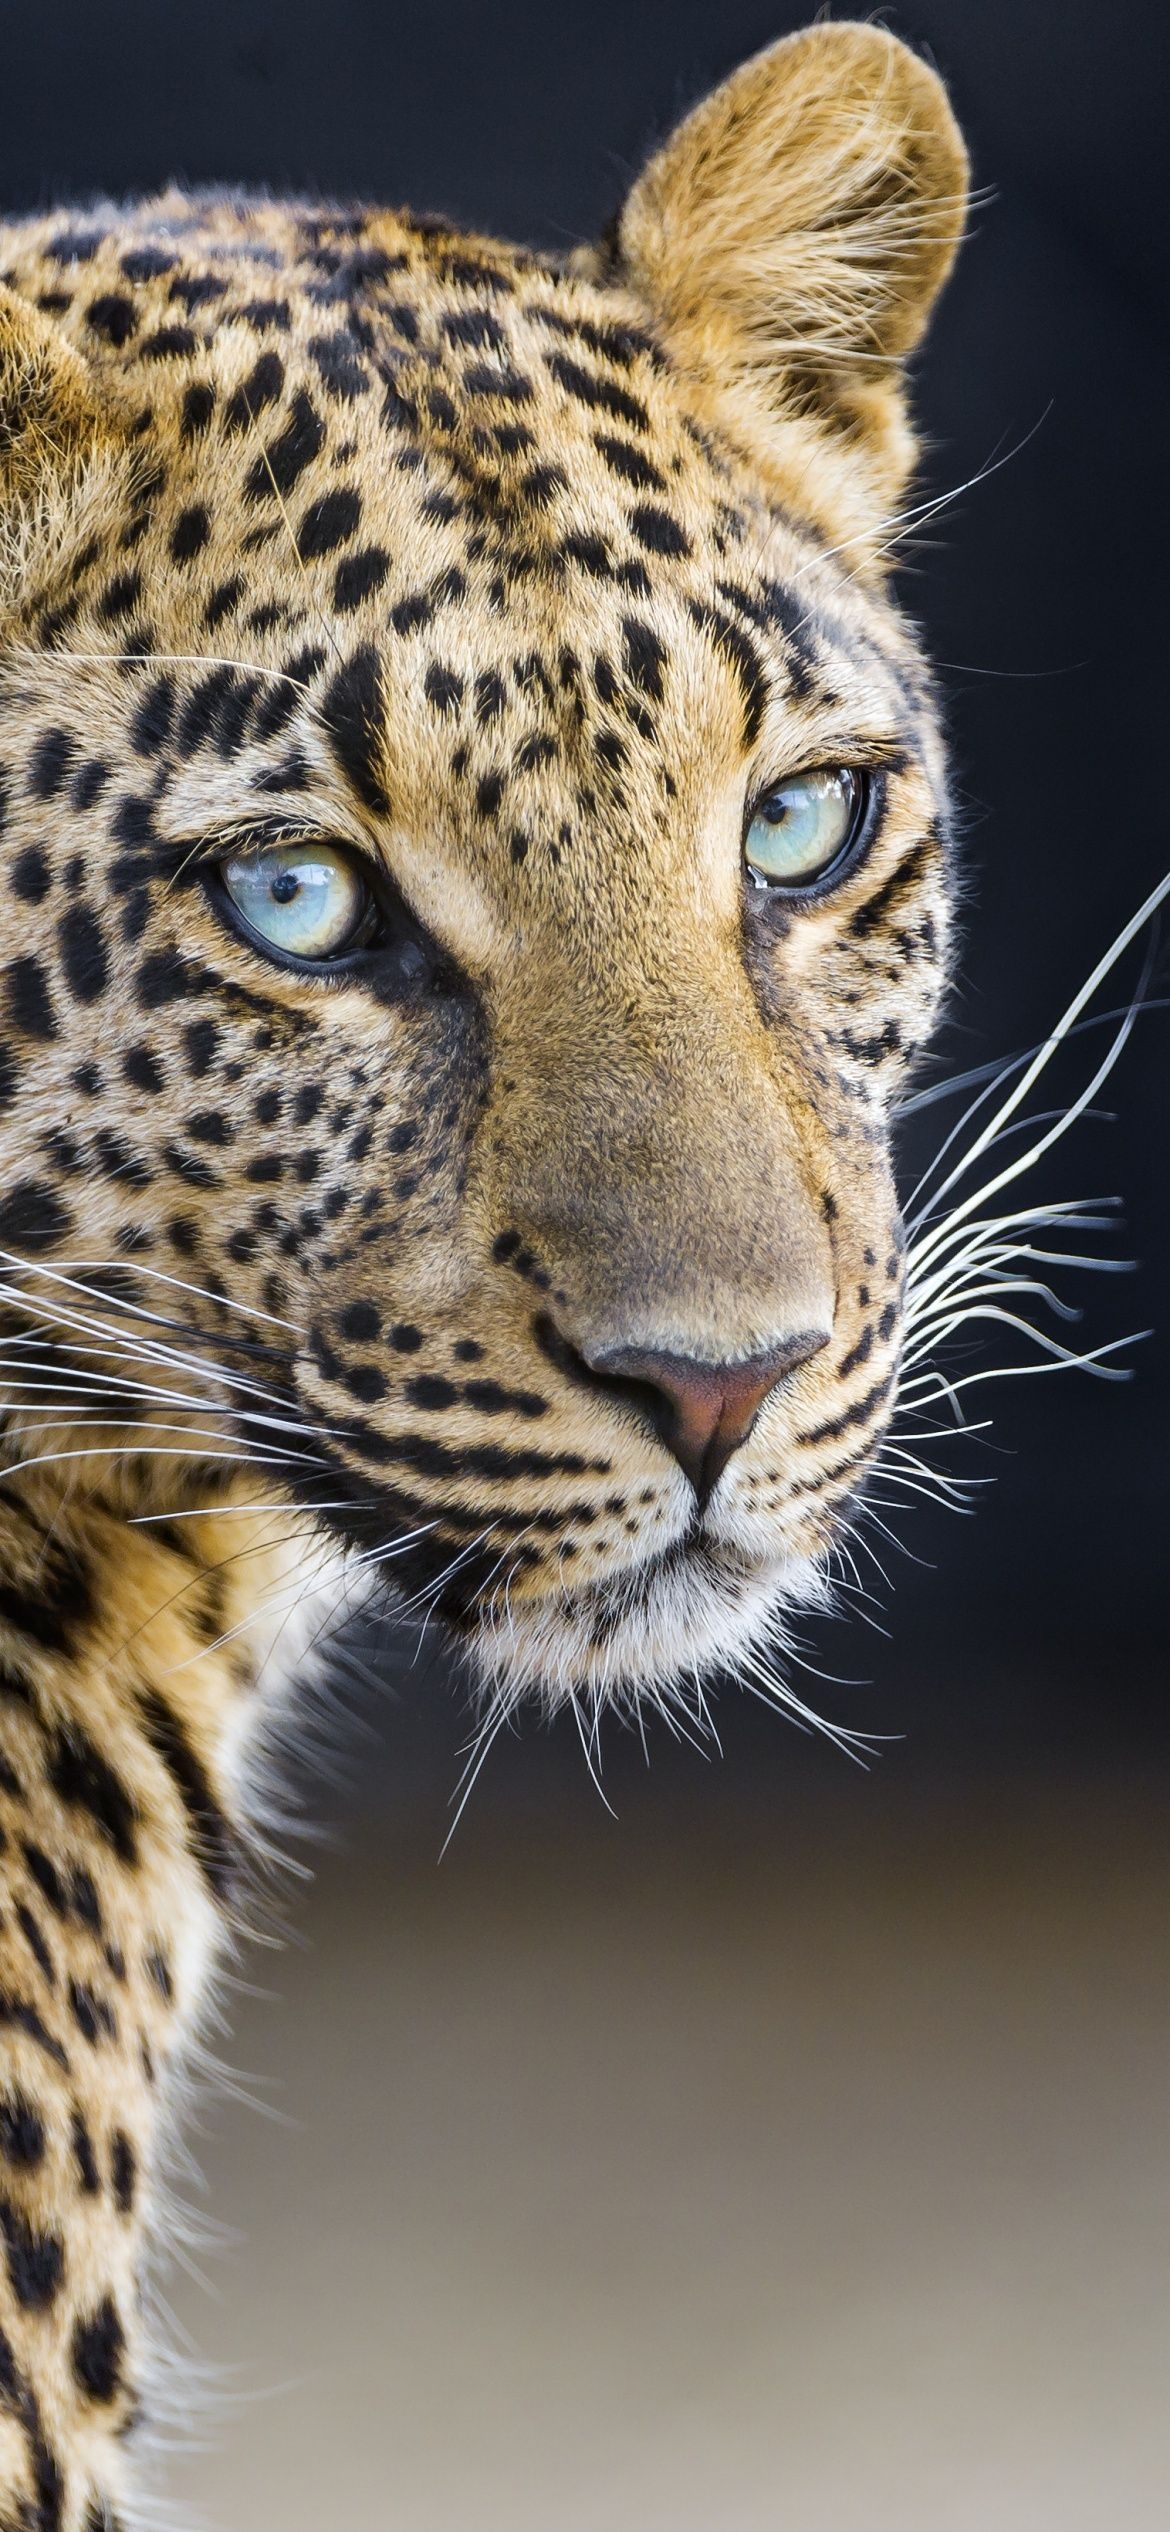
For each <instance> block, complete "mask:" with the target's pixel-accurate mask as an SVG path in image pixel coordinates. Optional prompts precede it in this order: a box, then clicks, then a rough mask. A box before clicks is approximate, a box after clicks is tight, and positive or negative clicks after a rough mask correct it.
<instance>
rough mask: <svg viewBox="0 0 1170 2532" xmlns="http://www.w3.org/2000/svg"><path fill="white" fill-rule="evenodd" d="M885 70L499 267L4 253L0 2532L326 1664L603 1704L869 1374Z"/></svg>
mask: <svg viewBox="0 0 1170 2532" xmlns="http://www.w3.org/2000/svg"><path fill="white" fill-rule="evenodd" d="M967 199H968V168H967V157H966V152H965V148H964V144H963V141H962V138H961V137H960V133H959V130H958V127H957V124H956V121H955V117H954V114H953V111H952V108H951V105H950V102H949V99H948V97H947V94H946V91H945V88H944V86H943V84H942V82H941V80H940V78H939V77H938V75H937V74H936V72H935V71H934V69H933V68H932V67H931V66H930V65H928V64H927V63H926V62H925V61H923V60H922V59H920V58H919V57H918V56H917V55H916V54H915V53H914V52H913V51H912V50H911V49H910V48H908V47H907V46H905V45H903V44H902V43H901V42H900V41H898V40H896V39H895V38H894V37H893V36H892V35H890V34H889V33H887V32H886V31H884V30H883V29H882V28H881V27H879V26H876V25H871V24H861V23H856V24H855V23H851V22H848V21H841V22H834V23H820V22H818V23H817V24H816V25H814V26H812V27H810V28H808V29H806V30H805V31H803V32H800V33H797V34H795V35H789V36H786V37H784V38H783V39H782V40H781V41H779V42H776V43H773V44H772V45H770V46H768V47H767V48H766V49H765V50H764V51H762V52H761V53H759V54H758V55H756V56H755V57H754V58H753V59H751V60H749V61H747V62H746V63H744V64H742V65H741V66H740V67H739V68H738V69H737V70H735V71H733V72H732V74H731V76H730V77H729V78H728V79H726V80H725V81H724V83H723V84H722V85H721V86H719V87H718V88H716V89H715V90H714V92H713V93H712V94H710V95H709V96H708V97H707V98H706V99H705V100H704V101H703V102H701V103H700V104H699V105H698V106H697V107H696V108H695V109H694V110H693V111H691V112H690V113H689V114H688V115H686V116H685V117H684V119H683V120H682V121H681V122H680V123H679V124H678V125H677V127H676V128H675V130H674V131H673V133H671V134H670V135H669V136H668V137H667V138H666V139H665V140H664V141H663V142H662V143H661V145H660V146H658V147H657V148H656V149H655V150H654V151H653V152H652V154H651V155H650V157H649V159H648V162H647V164H646V165H645V167H644V168H643V170H642V172H641V173H640V174H638V175H637V176H636V177H635V179H634V181H633V182H632V184H631V186H630V187H629V189H628V191H627V193H626V196H625V199H624V201H623V203H622V205H621V207H620V209H619V211H618V212H617V214H616V216H615V217H614V219H613V220H612V221H611V223H610V225H609V227H608V228H607V230H606V232H605V234H604V235H603V236H602V238H601V239H600V240H599V241H596V242H592V243H588V244H585V245H580V246H573V247H570V248H567V249H565V250H564V251H558V252H556V253H547V252H540V251H536V250H531V249H527V248H524V247H520V246H515V245H511V244H507V243H505V242H502V241H500V240H499V239H496V238H494V237H489V236H486V235H480V234H478V233H476V232H473V231H469V230H466V229H464V228H461V227H459V226H457V225H455V224H453V223H452V222H451V221H449V220H447V219H446V218H444V217H441V216H430V215H425V216H418V215H414V214H412V213H411V212H409V211H406V210H402V211H396V210H389V209H386V208H383V207H380V206H378V205H369V204H358V205H353V204H346V203H337V202H329V201H317V200H300V199H295V200H293V199H284V198H280V197H276V196H273V197H269V196H266V195H265V196H261V195H253V194H247V193H241V192H237V191H233V190H231V189H230V188H228V189H223V190H217V191H212V192H197V193H192V192H189V191H183V190H182V189H180V188H177V187H176V188H172V189H170V190H168V191H165V192H163V193H161V194H158V195H156V196H154V197H152V198H150V199H146V200H140V201H134V202H131V203H129V204H124V205H114V204H109V203H98V204H96V205H94V204H90V205H88V206H86V207H83V208H80V209H79V208H77V207H75V206H65V207H64V208H62V207H61V206H57V207H54V208H53V209H51V210H50V211H48V212H42V213H37V214H36V215H32V216H24V215H22V216H21V217H20V218H16V219H11V220H6V221H5V222H4V223H3V224H2V225H0V890H2V901H3V905H4V913H5V938H4V943H3V947H2V958H0V1009H2V1020H0V1115H2V1135H3V1143H2V1150H3V1171H2V1176H0V1317H2V1364H0V1380H2V1388H3V1397H2V1401H0V1405H2V1414H3V1426H2V1432H3V1464H2V1468H0V1885H2V1886H0V2060H2V2063H0V2527H2V2532H34V2528H35V2532H123V2527H125V2526H126V2525H127V2524H129V2523H130V2522H131V2521H136V2520H138V2519H139V2516H138V2511H137V2510H138V2508H139V2506H140V2504H141V2502H142V2493H141V2489H142V2477H143V2473H142V2470H141V2467H140V2463H139V2461H138V2460H137V2458H136V2456H137V2454H138V2453H139V2451H140V2449H141V2447H142V2443H143V2437H144V2435H146V2434H147V2433H148V2432H149V2430H150V2429H151V2427H152V2425H153V2424H154V2422H155V2417H156V2402H157V2403H161V2400H162V2392H161V2390H160V2389H159V2388H158V2382H159V2358H158V2346H157V2333H156V2328H155V2325H154V2323H153V2322H152V2321H151V2319H150V2313H151V2308H152V2306H151V2286H150V2281H151V2279H152V2277H153V2274H154V2261H155V2256H156V2248H157V2247H158V2246H159V2245H160V2244H162V2245H164V2246H165V2238H166V2231H167V2209H168V2207H169V2204H170V2198H169V2194H168V2189H169V2184H168V2178H167V2171H168V2162H167V2158H168V2154H169V2153H170V2151H171V2146H172V2139H173V2134H174V2130H175V2125H176V2121H177V2120H178V2117H179V2114H180V2110H181V2105H182V2097H183V2083H184V2076H185V2070H187V2069H188V2068H189V2066H190V2064H191V2062H192V2057H193V2053H194V2052H195V2051H196V2050H197V2048H198V2045H199V2039H200V2034H201V2032H202V2031H203V2029H204V2025H205V2017H206V2014H207V2012H208V2000H209V1998H210V1997H212V1996H213V1995H214V1993H215V1979H216V1974H217V1970H218V1969H219V1968H220V1967H221V1965H222V1964H223V1962H224V1960H225V1958H226V1957H227V1955H228V1953H229V1951H230V1948H231V1946H232V1945H233V1943H234V1942H235V1941H236V1939H237V1935H238V1930H239V1927H240V1925H241V1923H242V1922H245V1921H246V1919H247V1913H248V1909H249V1907H250V1906H251V1904H252V1895H253V1893H254V1891H255V1889H256V1886H257V1880H258V1877H262V1874H263V1871H264V1869H265V1867H266V1861H267V1857H268V1853H269V1848H270V1844H271V1836H270V1828H269V1822H268V1813H267V1810H266V1807H265V1806H266V1799H267V1797H266V1795H265V1793H264V1789H263V1765H262V1754H263V1751H264V1749H265V1747H266V1745H267V1736H268V1734H269V1732H270V1729H271V1727H272V1724H273V1719H274V1718H275V1717H278V1716H280V1715H285V1714H287V1713H289V1712H291V1713H292V1715H293V1717H294V1730H295V1714H296V1709H297V1697H298V1694H299V1693H300V1691H301V1687H302V1684H303V1682H304V1680H305V1679H306V1677H307V1676H308V1675H309V1674H310V1673H311V1672H312V1669H313V1665H314V1662H315V1661H316V1660H317V1659H318V1658H319V1657H318V1651H317V1648H318V1646H319V1645H320V1644H321V1643H322V1642H325V1641H327V1639H328V1632H329V1629H330V1627H331V1626H333V1625H334V1624H336V1623H337V1622H338V1620H339V1619H340V1618H341V1617H343V1616H344V1615H345V1613H346V1612H347V1611H348V1610H349V1609H350V1608H351V1607H353V1606H356V1605H361V1604H362V1603H363V1601H364V1600H365V1598H366V1597H367V1596H372V1597H374V1598H377V1599H378V1600H379V1601H381V1599H382V1598H385V1599H386V1600H387V1601H388V1602H389V1604H390V1605H392V1606H393V1607H395V1608H398V1609H400V1610H402V1611H404V1612H407V1613H411V1612H413V1613H416V1614H417V1612H419V1611H420V1610H425V1611H426V1612H427V1614H428V1616H431V1617H433V1618H434V1621H435V1624H436V1626H437V1627H438V1628H440V1629H441V1630H443V1631H444V1632H445V1635H446V1637H447V1639H448V1640H449V1641H450V1642H451V1643H452V1644H453V1645H454V1646H455V1647H456V1648H457V1650H458V1651H459V1652H460V1653H461V1656H462V1658H463V1660H464V1661H465V1663H466V1664H467V1665H468V1667H469V1669H470V1672H471V1674H472V1675H473V1676H474V1678H475V1679H476V1680H478V1681H479V1683H480V1684H481V1687H482V1690H483V1692H484V1694H485V1695H487V1696H488V1697H490V1698H492V1699H494V1700H495V1701H496V1709H497V1710H498V1711H501V1712H503V1711H510V1708H511V1705H512V1704H513V1703H514V1702H515V1700H516V1699H518V1698H521V1697H525V1698H527V1697H535V1698H537V1699H543V1700H545V1701H546V1703H547V1704H548V1705H549V1706H552V1707H556V1706H558V1705H563V1704H565V1703H566V1702H578V1704H580V1701H585V1703H586V1704H588V1701H590V1700H593V1701H594V1703H595V1704H596V1705H597V1706H601V1705H606V1706H609V1705H614V1706H618V1707H623V1706H624V1707H625V1708H627V1709H630V1710H632V1709H635V1708H637V1707H638V1706H639V1704H640V1702H641V1701H643V1700H645V1699H650V1698H654V1697H658V1698H665V1699H668V1698H669V1697H670V1696H672V1695H682V1694H684V1693H689V1692H690V1691H691V1690H693V1691H694V1692H695V1693H698V1694H701V1693H702V1688H703V1683H704V1681H706V1680H708V1679H710V1678H712V1677H714V1676H716V1675H717V1674H718V1675H722V1674H723V1673H725V1672H726V1671H727V1670H728V1669H729V1668H730V1669H731V1670H732V1671H733V1672H734V1671H735V1669H736V1667H737V1666H739V1667H740V1668H741V1669H742V1670H743V1671H744V1673H745V1674H746V1675H749V1676H750V1674H751V1670H752V1666H753V1664H758V1663H759V1662H760V1661H761V1660H762V1659H763V1658H764V1655H765V1653H766V1651H767V1649H768V1648H769V1647H770V1646H773V1645H775V1644H776V1643H777V1642H780V1641H782V1640H783V1636H784V1629H785V1627H786V1626H787V1625H788V1624H789V1613H791V1612H793V1611H801V1610H804V1609H807V1608H809V1607H811V1606H814V1605H815V1604H816V1603H817V1600H818V1595H819V1594H821V1593H822V1591H823V1589H824V1574H825V1569H826V1560H827V1558H828V1557H829V1556H830V1554H831V1552H832V1548H833V1543H834V1541H835V1540H836V1539H837V1538H838V1536H839V1535H840V1529H841V1524H842V1523H843V1521H845V1520H846V1519H847V1517H848V1512H849V1507H850V1506H851V1505H852V1504H855V1503H856V1501H857V1500H858V1497H859V1493H860V1492H861V1491H862V1490H863V1489H864V1486H865V1483H866V1480H867V1473H868V1472H869V1471H870V1470H871V1468H872V1466H873V1464H874V1459H875V1453H876V1452H877V1450H878V1448H879V1445H880V1442H881V1439H882V1436H883V1434H885V1433H886V1431H887V1429H888V1427H889V1422H890V1418H891V1416H892V1414H893V1412H894V1408H895V1404H896V1402H897V1399H898V1393H899V1380H900V1366H901V1362H902V1346H903V1330H904V1319H905V1281H906V1277H905V1235H904V1231H903V1226H902V1220H901V1215H900V1211H899V1202H898V1195H897V1189H896V1184H895V1175H894V1166H893V1160H892V1146H891V1134H892V1120H893V1118H894V1116H895V1113H896V1110H897V1104H898V1100H899V1097H900V1095H901V1093H902V1090H903V1088H904V1085H905V1083H906V1081H907V1079H908V1076H909V1072H910V1068H911V1067H912V1066H913V1065H914V1063H915V1061H916V1059H917V1058H918V1056H919V1054H920V1052H921V1050H922V1049H923V1048H924V1047H925V1045H926V1043H927V1041H928V1039H929V1037H930V1034H931V1031H932V1029H933V1026H934V1023H935V1020H936V1017H937V1014H938V1012H939V1009H940V1004H941V1000H942V997H943V995H944V992H945V990H946V986H947V979H948V970H949V960H950V955H951V952H950V944H951V940H952V933H953V907H954V897H955V877H954V869H955V847H954V831H955V818H954V812H953V809H952V806H951V799H950V789H949V778H948V765H947V751H946V744H945V735H944V731H943V726H942V718H941V713H940V707H939V704H938V701H937V698H936V693H935V684H934V680H933V678H932V674H931V670H930V666H929V664H928V661H927V659H926V657H925V655H924V650H923V645H922V642H921V639H920V636H919V634H918V632H917V630H916V627H915V625H914V624H913V622H912V621H911V620H910V617H909V615H908V613H907V612H906V611H905V608H904V606H903V603H902V601H901V599H900V597H899V596H898V594H897V592H896V590H895V588H894V585H893V577H892V557H893V556H894V555H895V552H896V546H897V533H898V523H899V521H900V520H901V519H902V518H903V517H904V516H905V515H906V513H905V502H906V494H907V486H908V483H909V480H910V477H911V474H912V471H913V468H914V466H915V463H916V460H917V454H918V444H917V440H916V435H915V431H914V427H913V422H912V419H911V412H910V390H909V365H910V363H911V361H912V358H913V356H914V354H915V353H916V351H917V349H918V347H919V344H920V342H921V340H922V338H923V335H924V332H925V329H926V326H927V323H928V319H929V317H930V314H931V311H932V308H933V306H934V302H935V300H936V298H937V295H938V293H939V291H940V290H941V288H942V286H943V284H944V283H945V281H946V280H947V277H948V275H949V272H950V269H951V265H952V262H953V259H954V256H955V254H956V250H957V248H958V245H959V242H960V238H961V233H962V231H963V227H964V222H965V215H966V204H967Z"/></svg>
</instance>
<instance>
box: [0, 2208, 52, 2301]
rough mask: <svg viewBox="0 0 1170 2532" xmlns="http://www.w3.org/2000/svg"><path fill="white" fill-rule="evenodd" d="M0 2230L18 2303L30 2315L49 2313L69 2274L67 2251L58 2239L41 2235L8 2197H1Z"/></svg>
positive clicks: (46, 2234)
mask: <svg viewBox="0 0 1170 2532" xmlns="http://www.w3.org/2000/svg"><path fill="white" fill-rule="evenodd" d="M0 2231H2V2232H3V2235H4V2247H5V2250H6V2252H7V2256H8V2277H9V2282H10V2284H11V2287H12V2291H13V2294H14V2295H15V2297H16V2300H17V2302H18V2303H19V2304H22V2305H23V2306H24V2309H25V2311H26V2312H46V2311H47V2310H48V2307H49V2305H50V2304H51V2303H52V2302H54V2300H55V2298H56V2296H57V2294H58V2293H59V2291H60V2286H61V2280H62V2277H63V2276H64V2274H65V2252H64V2249H63V2247H62V2244H61V2242H60V2240H59V2238H58V2236H57V2235H56V2234H55V2233H41V2232H38V2231H37V2229H36V2228H35V2226H33V2225H31V2224H28V2223H27V2222H26V2220H25V2218H24V2216H23V2215H22V2214H21V2212H20V2209H19V2207H14V2206H12V2205H11V2204H10V2202H9V2201H8V2199H6V2198H0Z"/></svg>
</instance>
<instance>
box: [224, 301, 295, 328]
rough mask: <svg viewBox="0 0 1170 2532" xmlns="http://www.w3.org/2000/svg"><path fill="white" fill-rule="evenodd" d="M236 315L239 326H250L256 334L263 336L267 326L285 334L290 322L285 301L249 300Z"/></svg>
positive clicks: (287, 305)
mask: <svg viewBox="0 0 1170 2532" xmlns="http://www.w3.org/2000/svg"><path fill="white" fill-rule="evenodd" d="M236 314H237V316H238V317H239V319H240V322H241V324H243V325H250V326H252V327H253V329H254V330H255V332H256V333H257V334H263V332H264V331H265V328H266V327H268V326H275V327H276V330H277V332H278V333H280V334H287V333H288V330H289V326H290V324H291V322H292V319H291V314H290V311H289V304H288V301H287V299H249V300H247V301H246V302H245V305H244V306H243V307H242V308H238V309H237V310H236Z"/></svg>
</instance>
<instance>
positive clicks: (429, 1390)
mask: <svg viewBox="0 0 1170 2532" xmlns="http://www.w3.org/2000/svg"><path fill="white" fill-rule="evenodd" d="M406 1395H407V1397H408V1399H409V1401H410V1404H411V1406H412V1407H425V1408H427V1409H428V1410H431V1411H434V1412H438V1411H439V1410H440V1409H442V1408H444V1407H453V1406H454V1405H455V1403H456V1400H457V1399H458V1396H459V1392H458V1390H457V1389H456V1387H455V1385H454V1383H453V1382H452V1381H450V1380H444V1378H443V1376H442V1373H441V1372H423V1373H421V1374H420V1376H419V1378H418V1379H417V1380H411V1381H408V1383H407V1388H406Z"/></svg>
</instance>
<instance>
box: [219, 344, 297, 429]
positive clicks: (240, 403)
mask: <svg viewBox="0 0 1170 2532" xmlns="http://www.w3.org/2000/svg"><path fill="white" fill-rule="evenodd" d="M283 386H284V362H283V361H282V359H281V357H280V354H279V352H261V354H260V358H259V360H258V361H257V362H256V364H255V367H254V368H253V369H252V370H250V372H249V374H248V376H247V377H246V378H245V380H244V383H243V385H242V387H237V388H236V391H235V394H234V395H233V396H230V397H229V399H228V402H227V404H226V406H225V408H224V417H223V423H224V429H225V431H244V430H246V429H247V427H248V424H249V423H250V422H253V421H255V418H256V415H257V414H258V413H262V412H263V411H264V407H265V405H269V404H275V402H276V399H277V397H278V396H279V394H280V392H281V389H282V387H283Z"/></svg>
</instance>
